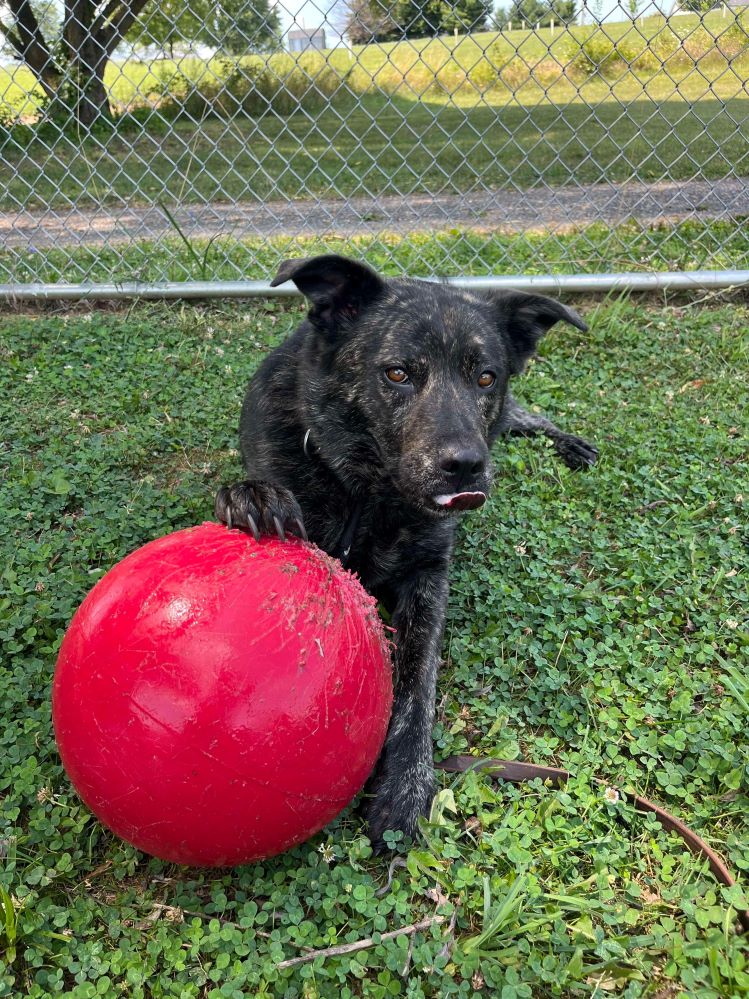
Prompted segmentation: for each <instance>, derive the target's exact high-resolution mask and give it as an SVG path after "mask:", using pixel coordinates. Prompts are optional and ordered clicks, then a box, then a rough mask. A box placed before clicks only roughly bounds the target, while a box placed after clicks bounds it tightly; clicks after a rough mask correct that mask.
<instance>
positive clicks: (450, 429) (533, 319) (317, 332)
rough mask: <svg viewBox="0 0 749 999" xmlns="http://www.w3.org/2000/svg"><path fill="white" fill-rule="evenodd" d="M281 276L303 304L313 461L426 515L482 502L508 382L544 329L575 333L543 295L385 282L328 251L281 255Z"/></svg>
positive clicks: (566, 315) (571, 318)
mask: <svg viewBox="0 0 749 999" xmlns="http://www.w3.org/2000/svg"><path fill="white" fill-rule="evenodd" d="M285 281H293V282H294V283H295V284H296V286H297V288H298V289H299V290H300V291H301V292H302V293H303V294H304V295H305V296H306V298H307V299H308V300H309V302H310V310H309V314H308V319H309V322H310V324H311V330H310V336H308V337H307V347H306V354H305V358H304V363H303V366H302V370H303V378H304V379H305V384H304V385H302V393H303V402H304V405H305V410H306V416H307V418H308V420H309V422H310V426H311V428H312V434H313V438H314V440H315V444H316V446H317V447H318V449H319V451H320V452H321V455H322V457H323V458H324V460H326V462H327V463H328V464H329V465H330V467H332V468H333V469H334V470H336V471H337V472H338V473H339V474H340V475H341V476H342V477H343V478H344V479H345V478H347V477H348V478H349V480H350V482H349V483H348V484H349V485H350V486H351V487H354V486H355V485H356V484H357V483H359V484H361V483H365V484H368V485H371V484H372V483H373V482H374V481H378V482H382V481H383V480H388V481H389V482H390V483H391V484H392V487H393V488H394V489H395V490H396V491H397V492H398V493H399V494H400V495H401V496H403V497H404V498H405V499H407V500H408V501H409V502H410V503H412V504H413V505H415V506H417V507H419V508H420V509H423V510H425V511H429V512H430V513H432V514H434V515H435V516H439V515H445V514H446V513H450V512H454V511H456V510H466V509H473V508H474V507H477V506H480V505H481V504H482V503H483V502H484V500H485V499H486V493H487V492H488V490H489V486H490V482H491V465H490V458H489V448H490V446H491V444H492V442H493V441H494V439H495V438H496V436H497V434H498V432H499V425H500V417H501V413H502V407H503V405H504V399H505V395H506V392H507V384H508V381H509V379H510V377H511V376H512V375H515V374H518V373H520V372H521V371H522V370H523V368H524V366H525V363H526V361H527V360H528V358H529V357H530V356H531V354H532V353H533V352H534V350H535V348H536V344H537V343H538V341H539V340H540V338H541V337H542V336H543V335H544V333H546V332H547V330H549V329H550V328H551V327H552V326H553V325H554V323H556V322H558V321H559V320H566V321H567V322H569V323H572V325H573V326H576V327H577V328H578V329H580V330H585V329H587V327H586V325H585V323H584V322H583V321H582V319H580V317H579V316H578V315H577V313H576V312H574V311H573V310H572V309H569V308H567V307H566V306H564V305H562V304H561V303H560V302H557V301H554V300H553V299H550V298H546V297H545V296H543V295H536V294H527V293H525V292H520V291H501V292H491V293H486V294H479V293H472V292H468V291H463V290H460V289H457V288H453V287H450V286H448V285H445V284H436V283H432V282H427V281H416V280H404V279H385V278H382V277H380V276H379V275H378V274H376V273H375V272H374V271H373V270H371V268H369V267H367V266H366V265H364V264H361V263H359V262H357V261H354V260H349V259H347V258H345V257H340V256H335V255H332V254H331V255H326V256H320V257H314V258H311V259H306V260H288V261H286V262H285V263H284V264H283V265H282V266H281V268H280V270H279V272H278V274H277V275H276V277H275V279H274V280H273V281H272V282H271V284H272V285H273V286H275V285H278V284H282V283H283V282H285Z"/></svg>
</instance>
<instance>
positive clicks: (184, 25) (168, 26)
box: [128, 0, 201, 59]
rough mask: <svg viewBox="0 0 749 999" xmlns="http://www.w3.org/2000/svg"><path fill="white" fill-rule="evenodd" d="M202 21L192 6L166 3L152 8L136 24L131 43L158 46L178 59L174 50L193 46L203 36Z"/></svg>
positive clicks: (182, 0)
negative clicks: (183, 46)
mask: <svg viewBox="0 0 749 999" xmlns="http://www.w3.org/2000/svg"><path fill="white" fill-rule="evenodd" d="M200 27H201V25H200V19H199V17H198V14H197V12H196V11H195V9H194V7H193V5H192V3H186V2H185V0H165V2H162V3H154V4H149V5H148V6H147V7H146V9H145V10H144V11H143V13H142V14H141V15H140V17H139V18H138V19H137V20H136V21H135V24H134V25H133V28H132V31H131V32H130V34H129V36H128V41H130V42H132V44H133V45H143V46H146V47H148V46H151V45H157V46H158V47H159V49H161V50H162V51H167V52H168V53H169V56H170V58H171V59H174V48H175V46H178V45H180V44H185V43H186V44H188V45H189V44H190V43H191V42H193V41H194V40H195V39H196V38H197V36H198V35H199V34H200Z"/></svg>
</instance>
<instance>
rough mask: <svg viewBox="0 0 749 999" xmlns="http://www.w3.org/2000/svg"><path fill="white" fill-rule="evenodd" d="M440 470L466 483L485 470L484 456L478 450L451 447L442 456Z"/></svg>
mask: <svg viewBox="0 0 749 999" xmlns="http://www.w3.org/2000/svg"><path fill="white" fill-rule="evenodd" d="M440 469H441V470H442V471H443V472H447V474H448V475H451V476H453V477H454V478H455V479H458V480H460V481H466V480H469V479H471V478H474V477H475V476H477V475H479V474H480V473H481V472H483V470H484V455H483V454H482V452H481V451H479V450H478V448H470V447H450V448H445V450H444V451H443V452H442V454H441V455H440Z"/></svg>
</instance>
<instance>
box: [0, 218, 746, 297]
mask: <svg viewBox="0 0 749 999" xmlns="http://www.w3.org/2000/svg"><path fill="white" fill-rule="evenodd" d="M316 253H342V254H359V255H362V256H366V258H367V259H368V260H369V261H371V262H372V263H373V264H374V265H375V266H377V267H378V268H380V269H385V270H386V269H388V268H392V267H396V268H397V269H398V272H399V273H405V274H414V275H418V276H423V277H427V276H430V275H435V274H436V275H457V274H547V273H557V274H564V273H569V272H570V271H571V270H573V271H579V272H581V273H596V272H602V271H652V270H654V269H655V270H699V269H702V268H704V269H714V270H722V269H730V268H742V267H743V268H745V267H749V239H748V238H747V230H746V227H745V226H742V225H740V224H736V223H735V222H700V221H697V222H683V223H681V224H678V225H667V224H664V225H661V226H655V227H647V226H642V225H639V224H634V223H629V224H626V225H621V226H616V227H614V228H608V227H606V226H603V225H592V226H587V227H585V228H582V229H580V230H578V231H575V232H571V233H564V234H549V233H545V232H527V233H523V234H518V235H502V234H493V235H487V234H486V233H483V232H480V231H470V230H451V231H448V232H444V233H440V234H438V235H436V236H430V235H427V234H425V233H410V234H408V235H404V236H401V235H388V234H384V235H381V236H359V237H347V238H342V237H326V238H324V239H322V238H320V239H310V238H299V239H289V238H283V239H279V238H274V239H267V240H262V239H245V240H238V239H234V238H232V237H226V238H223V239H218V240H215V241H214V242H213V243H211V244H210V245H209V243H208V241H207V240H198V239H196V240H192V241H190V249H189V250H188V248H187V246H186V245H185V244H184V243H183V242H182V241H181V240H180V239H178V238H177V237H176V236H175V237H174V238H169V239H164V240H162V241H160V242H159V243H155V242H133V243H130V244H127V245H125V244H119V245H115V246H107V247H101V246H95V245H94V246H90V247H82V248H78V249H68V248H67V247H66V248H60V249H53V250H45V251H44V252H40V251H38V250H36V249H33V250H28V251H25V252H24V251H15V250H2V249H0V274H2V273H3V272H6V273H7V274H8V275H9V277H10V279H12V280H14V281H17V282H19V283H32V282H34V281H42V282H50V283H52V282H55V281H61V280H62V281H71V282H74V283H75V282H86V281H90V282H99V283H101V282H110V281H120V282H125V281H136V280H137V281H151V282H158V281H165V280H166V281H191V280H209V279H213V280H221V279H223V280H231V281H234V280H238V279H242V278H247V279H266V280H267V279H269V278H270V277H272V276H273V275H274V274H275V272H276V271H277V269H278V266H279V264H280V263H281V261H282V260H283V259H285V258H286V257H291V256H310V255H314V254H316Z"/></svg>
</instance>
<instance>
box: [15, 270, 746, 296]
mask: <svg viewBox="0 0 749 999" xmlns="http://www.w3.org/2000/svg"><path fill="white" fill-rule="evenodd" d="M421 280H424V281H431V282H440V281H445V282H446V283H447V284H451V285H454V286H455V287H458V288H466V289H468V290H471V291H499V290H501V289H506V288H515V289H518V290H520V291H538V292H552V293H554V292H563V291H567V292H578V293H581V292H600V293H606V292H611V291H702V290H710V289H715V290H717V289H735V288H736V289H737V288H745V287H749V270H723V271H708V270H701V271H661V272H656V273H643V272H640V271H629V272H627V271H624V272H620V273H612V274H541V275H536V274H534V275H526V274H510V275H489V276H487V277H446V278H436V277H427V278H422V279H421ZM300 295H301V292H299V291H297V289H296V287H295V286H294V285H293V284H291V283H287V284H285V285H280V286H279V287H276V288H273V287H271V285H270V284H269V282H267V281H171V282H163V283H156V284H147V283H144V282H138V281H132V282H124V283H121V284H120V283H114V284H0V301H5V302H11V303H12V302H28V301H96V300H112V301H116V300H127V299H143V300H173V299H181V298H260V297H262V298H265V297H268V298H291V297H294V296H300Z"/></svg>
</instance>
